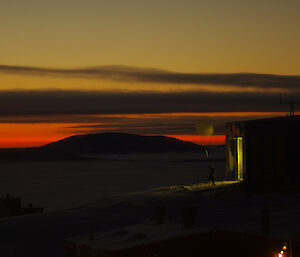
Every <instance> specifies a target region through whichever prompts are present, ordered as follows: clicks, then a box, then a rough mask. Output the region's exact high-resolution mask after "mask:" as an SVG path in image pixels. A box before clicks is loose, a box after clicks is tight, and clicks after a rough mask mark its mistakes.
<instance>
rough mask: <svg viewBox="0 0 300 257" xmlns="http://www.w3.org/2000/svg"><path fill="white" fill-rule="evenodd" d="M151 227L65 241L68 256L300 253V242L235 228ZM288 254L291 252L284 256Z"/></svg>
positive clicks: (217, 256)
mask: <svg viewBox="0 0 300 257" xmlns="http://www.w3.org/2000/svg"><path fill="white" fill-rule="evenodd" d="M161 227H162V226H160V225H156V228H155V227H154V228H153V227H151V226H148V227H145V226H140V229H138V228H137V227H131V228H126V229H122V230H119V231H117V230H116V231H111V232H109V233H106V234H97V235H93V236H91V235H85V236H79V237H75V238H69V239H66V240H65V241H64V257H129V256H130V257H154V256H156V257H158V256H159V257H170V256H172V257H184V256H188V257H199V256H209V257H220V256H230V257H253V256H264V257H274V256H276V257H277V256H278V253H280V252H281V249H282V248H285V249H286V250H285V251H286V252H287V253H290V252H291V251H292V252H293V256H299V255H300V243H299V242H296V241H289V240H288V241H286V240H284V239H281V238H272V237H265V236H259V235H252V234H247V233H242V232H234V231H222V230H217V231H216V230H211V231H199V230H198V231H197V230H193V229H192V230H190V229H188V230H185V231H178V229H177V231H174V230H173V231H172V230H168V229H166V230H164V229H162V228H161ZM284 256H286V257H288V256H291V255H289V254H288V255H284Z"/></svg>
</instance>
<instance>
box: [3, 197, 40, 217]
mask: <svg viewBox="0 0 300 257" xmlns="http://www.w3.org/2000/svg"><path fill="white" fill-rule="evenodd" d="M43 211H44V208H42V207H35V206H33V205H32V204H29V205H28V207H22V206H21V198H18V197H10V195H7V196H6V197H5V198H0V217H10V216H17V215H25V214H33V213H41V212H43Z"/></svg>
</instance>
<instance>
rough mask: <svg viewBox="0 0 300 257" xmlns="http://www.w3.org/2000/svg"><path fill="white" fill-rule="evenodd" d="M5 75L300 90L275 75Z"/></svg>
mask: <svg viewBox="0 0 300 257" xmlns="http://www.w3.org/2000/svg"><path fill="white" fill-rule="evenodd" d="M0 72H1V73H3V74H19V75H35V76H52V77H53V76H54V77H66V78H68V77H72V78H74V77H75V78H76V77H78V78H89V79H102V80H112V81H127V82H141V83H161V84H163V83H166V84H174V85H176V84H190V85H195V86H196V85H207V84H209V85H215V86H220V87H222V86H229V85H230V86H236V87H242V88H253V89H259V90H264V89H275V90H284V91H285V90H292V91H299V89H300V76H285V75H272V74H254V73H236V74H201V73H179V72H170V71H165V70H160V69H150V68H135V67H127V66H100V67H92V68H80V69H50V68H38V67H22V66H7V65H0Z"/></svg>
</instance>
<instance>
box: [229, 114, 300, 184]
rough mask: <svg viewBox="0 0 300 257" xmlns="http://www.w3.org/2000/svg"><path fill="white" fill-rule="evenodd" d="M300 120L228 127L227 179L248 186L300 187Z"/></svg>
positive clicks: (278, 119)
mask: <svg viewBox="0 0 300 257" xmlns="http://www.w3.org/2000/svg"><path fill="white" fill-rule="evenodd" d="M299 153H300V116H287V117H276V118H268V119H258V120H249V121H236V122H230V123H227V124H226V160H227V161H226V177H227V179H229V180H244V181H245V182H246V184H271V185H272V184H274V185H299V184H300V155H299Z"/></svg>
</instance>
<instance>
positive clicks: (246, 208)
mask: <svg viewBox="0 0 300 257" xmlns="http://www.w3.org/2000/svg"><path fill="white" fill-rule="evenodd" d="M224 165H225V164H224V162H215V166H216V168H217V169H216V171H217V176H218V177H220V178H221V177H222V176H223V175H224ZM207 167H208V163H207V162H198V161H197V160H194V159H193V158H192V156H187V157H186V158H183V160H179V159H178V158H175V159H172V158H170V159H167V160H161V159H160V160H153V159H151V158H150V159H149V158H148V160H139V161H137V160H123V161H104V162H103V161H92V162H87V161H84V162H57V163H23V164H21V163H19V164H5V165H4V164H2V165H1V167H0V169H1V173H2V175H1V179H0V183H1V193H2V194H4V193H6V192H10V193H11V194H13V195H19V196H22V197H23V198H24V200H26V201H33V202H34V203H38V204H41V205H43V206H45V207H46V208H47V210H48V211H47V212H46V213H45V214H42V215H29V216H20V217H14V218H6V219H0V253H1V254H0V256H1V257H12V256H17V257H61V256H62V244H63V239H65V238H69V237H73V236H78V235H82V234H87V233H89V232H90V231H91V230H93V231H94V230H96V231H97V232H103V231H108V230H111V229H118V228H121V227H125V226H130V225H133V224H138V223H144V222H145V221H146V222H149V220H151V217H152V214H153V211H154V209H155V208H156V207H157V206H161V205H163V206H165V207H166V211H167V221H168V222H171V223H174V224H178V227H179V228H181V229H183V225H182V211H183V209H184V208H187V207H191V206H192V207H197V208H198V217H197V226H198V229H200V230H204V231H205V230H209V229H229V230H239V231H245V232H250V233H260V214H261V210H262V208H268V209H269V210H270V222H271V235H273V236H284V237H289V238H293V239H298V240H300V233H299V231H300V222H299V220H300V197H299V192H298V193H297V192H294V193H290V192H277V193H276V192H273V193H263V194H255V195H250V196H249V195H245V194H244V193H241V192H227V193H225V192H222V191H220V190H219V191H216V192H215V193H213V191H209V192H205V193H201V192H198V191H194V192H193V191H191V190H192V189H193V188H196V187H183V185H186V184H192V183H195V182H196V181H207V177H208V172H209V171H208V168H207ZM170 185H178V186H170ZM201 188H202V187H201V186H200V187H199V189H201ZM203 188H205V186H204V187H203ZM68 208H72V209H68ZM14 254H15V255H14Z"/></svg>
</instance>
